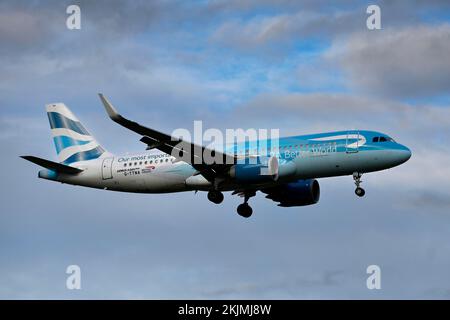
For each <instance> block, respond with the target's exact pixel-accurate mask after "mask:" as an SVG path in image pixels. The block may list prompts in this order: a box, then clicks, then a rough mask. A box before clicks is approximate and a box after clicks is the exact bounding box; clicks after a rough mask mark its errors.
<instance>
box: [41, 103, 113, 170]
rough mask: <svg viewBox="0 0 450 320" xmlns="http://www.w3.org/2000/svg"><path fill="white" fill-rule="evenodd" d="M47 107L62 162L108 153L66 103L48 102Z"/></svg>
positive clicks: (87, 158)
mask: <svg viewBox="0 0 450 320" xmlns="http://www.w3.org/2000/svg"><path fill="white" fill-rule="evenodd" d="M46 109H47V115H48V120H49V121H50V128H51V129H52V137H53V141H54V143H55V147H56V152H57V153H58V159H59V161H60V163H64V164H69V163H73V162H77V161H85V160H92V159H97V158H100V157H104V156H106V155H107V154H108V152H107V151H106V150H105V149H103V148H102V147H101V146H100V145H99V143H98V142H97V141H96V140H95V138H94V137H93V136H91V135H90V134H89V132H88V131H87V130H86V129H85V128H84V126H83V125H82V124H81V123H80V121H79V120H78V119H77V117H75V115H74V114H73V113H72V112H71V111H70V110H69V108H67V106H66V105H65V104H64V103H52V104H48V105H47V106H46Z"/></svg>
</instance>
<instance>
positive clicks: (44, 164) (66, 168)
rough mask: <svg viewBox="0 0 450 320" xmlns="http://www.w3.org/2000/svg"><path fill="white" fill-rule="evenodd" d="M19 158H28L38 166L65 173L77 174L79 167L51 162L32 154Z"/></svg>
mask: <svg viewBox="0 0 450 320" xmlns="http://www.w3.org/2000/svg"><path fill="white" fill-rule="evenodd" d="M21 158H23V159H25V160H28V161H30V162H33V163H34V164H37V165H38V166H41V167H44V168H46V169H49V170H52V171H55V172H58V173H67V174H77V173H80V172H81V171H83V170H81V169H78V168H74V167H71V166H67V165H65V164H61V163H57V162H53V161H50V160H45V159H42V158H38V157H34V156H21Z"/></svg>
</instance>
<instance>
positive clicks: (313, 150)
mask: <svg viewBox="0 0 450 320" xmlns="http://www.w3.org/2000/svg"><path fill="white" fill-rule="evenodd" d="M336 152H337V146H336V144H335V143H333V144H317V145H308V146H307V147H306V148H304V149H302V148H300V149H297V150H286V151H284V152H283V154H284V157H285V159H295V158H305V157H318V156H325V155H328V154H330V153H336Z"/></svg>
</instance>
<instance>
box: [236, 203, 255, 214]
mask: <svg viewBox="0 0 450 320" xmlns="http://www.w3.org/2000/svg"><path fill="white" fill-rule="evenodd" d="M237 213H238V214H239V215H240V216H242V217H244V218H250V217H251V215H252V213H253V209H252V207H250V206H249V205H248V203H242V204H240V205H239V206H238V207H237Z"/></svg>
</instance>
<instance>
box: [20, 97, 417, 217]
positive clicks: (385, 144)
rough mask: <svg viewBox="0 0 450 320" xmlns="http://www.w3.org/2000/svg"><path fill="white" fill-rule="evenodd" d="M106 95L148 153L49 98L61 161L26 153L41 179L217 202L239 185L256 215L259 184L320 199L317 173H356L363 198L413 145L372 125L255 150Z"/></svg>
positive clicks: (272, 195) (294, 198) (246, 208)
mask: <svg viewBox="0 0 450 320" xmlns="http://www.w3.org/2000/svg"><path fill="white" fill-rule="evenodd" d="M99 96H100V99H101V101H102V103H103V105H104V108H105V110H106V112H107V114H108V115H109V117H110V118H111V119H112V120H113V121H114V122H116V123H118V124H120V125H121V126H123V127H125V128H127V129H129V130H131V131H134V132H135V133H137V134H138V135H140V136H141V139H140V141H142V142H143V143H144V144H146V145H147V146H146V150H145V152H142V153H139V154H135V155H122V156H116V155H113V154H111V153H110V152H108V151H106V150H105V149H104V148H103V147H102V146H101V145H100V144H99V143H98V142H97V140H96V139H95V138H94V137H93V136H92V135H90V134H89V132H88V131H87V130H86V128H85V127H84V126H83V125H82V124H81V122H80V121H79V120H78V118H77V117H76V116H75V115H74V114H73V113H72V112H71V111H70V110H69V108H68V107H67V106H66V105H64V104H63V103H53V104H48V105H46V111H47V115H48V118H49V122H50V127H51V132H52V136H53V140H54V144H55V147H56V152H57V154H58V159H59V162H54V161H50V160H46V159H42V158H38V157H35V156H22V158H24V159H26V160H28V161H31V162H33V163H34V164H37V165H39V166H41V167H43V168H44V169H42V170H40V171H39V173H38V177H39V178H42V179H47V180H51V181H57V182H61V183H66V184H71V185H79V186H85V187H91V188H99V189H104V190H112V191H122V192H134V193H172V192H182V191H195V192H198V191H205V192H207V198H208V200H210V201H211V202H213V203H215V204H220V203H221V202H222V201H223V200H224V195H223V193H224V192H230V191H231V192H232V194H233V195H238V196H240V197H243V198H244V202H243V203H242V204H240V205H239V206H238V207H237V213H238V214H239V215H240V216H242V217H244V218H248V217H250V216H251V215H252V213H253V210H252V208H251V207H250V205H249V204H248V201H249V199H250V198H251V197H253V196H255V195H256V192H258V191H260V192H262V193H264V194H265V195H266V198H268V199H270V200H272V201H274V202H276V203H277V204H278V206H281V207H294V206H306V205H312V204H316V203H317V202H318V201H319V198H320V186H319V182H318V181H317V179H319V178H324V177H336V176H345V175H351V176H352V177H353V180H354V183H355V185H356V189H355V194H356V195H357V196H359V197H362V196H364V195H365V190H364V189H363V188H362V187H361V182H362V181H361V177H362V175H363V174H365V173H369V172H375V171H380V170H384V169H388V168H392V167H395V166H398V165H400V164H402V163H404V162H406V161H407V160H408V159H409V158H410V157H411V151H410V149H408V148H407V147H406V146H404V145H402V144H399V143H397V142H396V141H395V140H394V139H392V138H391V137H389V136H388V135H386V134H383V133H380V132H376V131H369V130H347V131H336V132H327V133H319V134H309V135H299V136H291V137H283V138H279V139H278V141H277V143H275V142H274V141H272V140H270V139H266V141H262V140H258V141H256V142H257V144H261V145H265V146H266V147H264V148H258V150H252V149H251V148H250V144H249V142H248V141H244V142H235V143H234V144H232V145H231V146H228V147H227V148H225V149H223V150H222V151H220V150H215V149H214V150H211V149H209V148H207V147H204V146H202V145H198V144H194V143H191V142H189V141H185V140H182V139H181V138H177V137H173V136H171V135H168V134H165V133H162V132H160V131H157V130H155V129H151V128H148V127H145V126H143V125H141V124H139V123H137V122H134V121H131V120H129V119H127V118H125V117H123V116H122V115H121V114H119V113H118V112H117V110H116V108H115V107H114V106H113V105H112V104H111V103H110V102H109V101H108V100H107V99H106V98H105V97H104V96H103V94H101V93H100V94H99ZM263 142H264V144H263ZM277 144H278V145H277ZM180 146H181V147H180ZM204 152H210V153H211V154H212V155H214V159H220V160H222V161H213V162H211V161H206V160H205V159H202V157H199V154H200V155H201V154H204ZM249 159H253V161H252V162H249V161H248V160H249ZM255 159H256V160H255ZM264 169H265V171H263V170H264Z"/></svg>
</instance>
